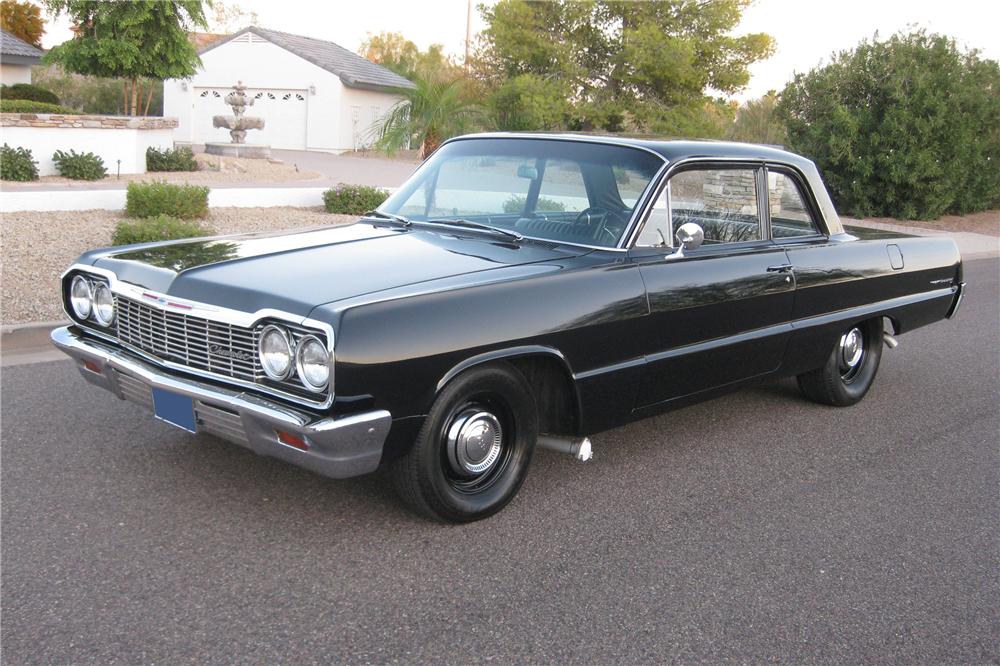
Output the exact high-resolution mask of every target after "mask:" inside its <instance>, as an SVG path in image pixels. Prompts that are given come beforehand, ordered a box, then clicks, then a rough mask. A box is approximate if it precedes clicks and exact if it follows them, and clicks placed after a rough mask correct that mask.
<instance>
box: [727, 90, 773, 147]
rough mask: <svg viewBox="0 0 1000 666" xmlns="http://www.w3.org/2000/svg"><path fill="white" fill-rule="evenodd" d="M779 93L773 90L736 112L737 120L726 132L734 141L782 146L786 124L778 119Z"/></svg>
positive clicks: (748, 102) (749, 101) (750, 101)
mask: <svg viewBox="0 0 1000 666" xmlns="http://www.w3.org/2000/svg"><path fill="white" fill-rule="evenodd" d="M777 106H778V93H776V92H775V91H773V90H770V91H768V93H767V94H766V95H763V96H762V97H759V98H757V99H751V100H748V101H747V102H746V103H744V104H743V106H741V107H740V108H739V109H738V110H737V111H736V119H735V120H734V121H733V124H732V125H731V126H730V127H729V129H728V131H727V132H726V138H727V139H730V140H732V141H746V142H749V143H766V144H771V145H781V144H783V143H784V142H785V124H784V123H783V122H782V121H781V118H779V117H778V114H777V111H776V108H777Z"/></svg>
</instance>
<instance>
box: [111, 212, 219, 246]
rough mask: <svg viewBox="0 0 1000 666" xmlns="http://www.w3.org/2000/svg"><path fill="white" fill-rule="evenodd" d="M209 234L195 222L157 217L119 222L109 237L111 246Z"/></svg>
mask: <svg viewBox="0 0 1000 666" xmlns="http://www.w3.org/2000/svg"><path fill="white" fill-rule="evenodd" d="M211 233H212V230H211V229H208V228H207V227H203V226H202V225H200V224H198V223H197V222H191V221H188V220H178V219H177V218H176V217H170V216H169V215H157V216H156V217H147V218H145V219H142V220H136V221H135V222H130V221H128V220H122V221H120V222H119V223H118V225H117V226H116V227H115V233H114V236H112V237H111V244H112V245H132V244H133V243H154V242H156V241H166V240H176V239H178V238H197V237H199V236H208V235H210V234H211Z"/></svg>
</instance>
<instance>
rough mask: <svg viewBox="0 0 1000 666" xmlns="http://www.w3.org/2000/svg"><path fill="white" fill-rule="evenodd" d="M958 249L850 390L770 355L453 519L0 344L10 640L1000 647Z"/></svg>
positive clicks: (995, 567) (236, 657)
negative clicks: (785, 370) (192, 423)
mask: <svg viewBox="0 0 1000 666" xmlns="http://www.w3.org/2000/svg"><path fill="white" fill-rule="evenodd" d="M966 274H967V278H968V280H969V282H970V287H969V292H968V298H967V300H966V302H965V304H964V306H963V310H962V311H961V313H960V315H959V316H958V317H957V319H956V320H953V321H950V322H943V323H939V324H935V325H933V326H930V327H927V328H924V329H921V330H918V331H914V332H913V333H911V334H908V335H905V336H902V337H901V338H900V341H901V346H900V348H899V349H897V350H895V351H889V350H887V352H886V354H885V356H884V358H883V363H882V368H881V370H880V372H879V376H878V378H877V380H876V384H875V386H874V388H873V390H872V392H871V393H870V394H869V396H868V398H867V399H866V400H865V401H864V402H863V403H861V404H860V405H858V406H855V407H853V408H849V409H835V408H828V407H821V406H817V405H813V404H811V403H808V402H806V401H804V400H803V399H802V398H800V397H799V395H798V393H797V391H796V389H795V387H794V383H793V382H782V383H780V384H776V385H773V386H768V387H763V388H759V389H754V390H746V391H743V392H741V393H737V394H734V395H732V396H729V397H725V398H722V399H719V400H716V401H714V402H710V403H707V404H703V405H699V406H696V407H692V408H688V409H685V410H682V411H678V412H674V413H672V414H669V415H666V416H663V417H659V418H656V419H652V420H648V421H645V422H642V423H637V424H634V425H631V426H628V427H625V428H620V429H618V430H614V431H612V432H608V433H605V434H602V435H599V436H597V437H595V438H594V442H595V446H596V452H597V457H596V459H595V460H594V461H593V462H592V463H588V464H579V463H576V462H574V461H572V460H570V459H568V458H565V457H562V456H560V455H558V454H554V453H550V452H547V451H541V452H539V454H538V455H537V457H536V460H535V464H534V467H533V469H532V471H531V474H530V475H529V478H528V481H527V483H526V485H525V487H524V489H523V490H522V492H521V494H520V496H519V498H518V499H517V500H515V502H514V503H513V504H511V505H510V506H509V507H508V508H507V509H506V510H505V511H504V512H503V513H501V514H500V515H498V516H496V517H494V518H492V519H490V520H487V521H485V522H481V523H477V524H474V525H469V526H464V527H442V526H439V525H435V524H431V523H428V522H424V521H422V520H420V519H418V518H415V517H412V516H411V515H409V514H408V513H406V512H405V511H404V510H403V509H402V508H400V506H399V504H398V503H397V502H396V500H395V498H394V496H393V495H392V492H391V490H390V489H389V488H388V486H387V485H386V483H385V480H384V479H382V478H380V477H379V476H377V475H376V476H370V477H365V478H360V479H355V480H350V481H339V482H335V481H327V480H324V479H321V478H319V477H316V476H312V475H310V474H308V473H306V472H302V471H299V470H297V469H294V468H292V467H288V466H285V465H283V464H281V463H278V462H275V461H271V460H267V459H264V458H259V457H256V456H254V455H253V454H252V453H249V452H247V451H245V450H243V449H241V448H239V447H237V446H233V445H229V444H225V443H223V442H220V441H217V440H214V439H211V438H209V437H197V438H194V439H191V438H189V437H188V436H187V435H185V434H183V433H181V432H180V431H176V430H173V429H171V428H170V427H169V426H166V425H164V424H161V423H158V422H155V421H154V420H153V419H152V418H151V417H149V416H147V415H146V414H144V413H143V412H142V410H141V409H139V408H137V407H134V406H132V405H130V404H128V403H124V402H121V401H119V400H117V399H116V398H113V397H111V396H110V395H109V394H107V393H104V392H102V391H99V390H96V389H91V388H90V387H89V386H87V385H85V383H84V381H83V379H81V378H80V377H79V376H78V375H77V373H76V371H75V370H74V369H73V367H72V366H71V365H70V363H69V362H66V361H61V362H51V363H42V364H36V365H22V366H17V367H10V368H5V369H4V371H3V385H2V388H3V395H2V417H3V422H2V425H3V459H2V518H3V526H2V527H3V533H2V556H3V561H2V601H3V609H2V611H3V613H2V650H3V652H2V661H3V663H4V664H8V665H14V664H40V663H61V664H68V663H74V664H81V663H127V664H135V663H140V662H147V663H152V662H159V663H171V664H176V663H209V662H212V663H248V662H250V663H277V662H284V663H307V662H344V661H348V662H391V661H398V662H418V661H420V662H435V663H442V662H450V663H465V662H485V661H495V662H511V661H515V662H521V663H525V662H558V663H588V664H592V663H607V662H618V663H636V662H665V661H683V662H716V663H717V662H764V661H778V662H785V663H831V662H841V663H843V662H852V663H856V662H880V663H907V664H912V663H985V662H994V663H995V662H997V661H998V660H1000V610H998V609H1000V574H998V572H1000V416H998V410H1000V351H998V350H1000V344H998V342H1000V340H998V339H1000V332H998V331H1000V313H998V301H1000V288H998V275H1000V263H998V261H996V260H985V261H977V262H971V263H969V264H967V270H966Z"/></svg>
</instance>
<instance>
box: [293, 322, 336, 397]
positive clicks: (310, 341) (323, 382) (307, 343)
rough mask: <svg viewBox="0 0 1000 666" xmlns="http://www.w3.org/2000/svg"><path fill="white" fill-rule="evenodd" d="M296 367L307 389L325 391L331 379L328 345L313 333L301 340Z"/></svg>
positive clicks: (296, 357)
mask: <svg viewBox="0 0 1000 666" xmlns="http://www.w3.org/2000/svg"><path fill="white" fill-rule="evenodd" d="M295 367H296V369H297V370H298V371H299V379H301V380H302V383H303V384H305V386H306V388H307V389H309V390H310V391H316V392H317V393H318V392H320V391H323V390H324V389H325V388H326V386H327V384H328V383H329V381H330V354H329V352H327V351H326V345H324V344H323V343H322V342H320V341H319V339H318V338H315V337H313V336H311V335H307V336H306V337H304V338H302V339H301V340H299V349H298V351H297V352H296V353H295Z"/></svg>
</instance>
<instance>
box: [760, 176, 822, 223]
mask: <svg viewBox="0 0 1000 666" xmlns="http://www.w3.org/2000/svg"><path fill="white" fill-rule="evenodd" d="M767 201H768V207H769V209H770V211H771V237H772V238H776V239H780V238H797V237H800V236H814V235H816V234H818V233H819V226H818V225H817V224H816V220H815V219H814V218H813V216H812V213H811V212H810V211H809V206H807V205H806V199H805V197H804V196H803V194H802V188H801V187H799V184H798V182H797V181H796V180H795V179H794V178H792V177H791V176H789V175H786V174H784V173H781V172H780V171H768V172H767Z"/></svg>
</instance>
